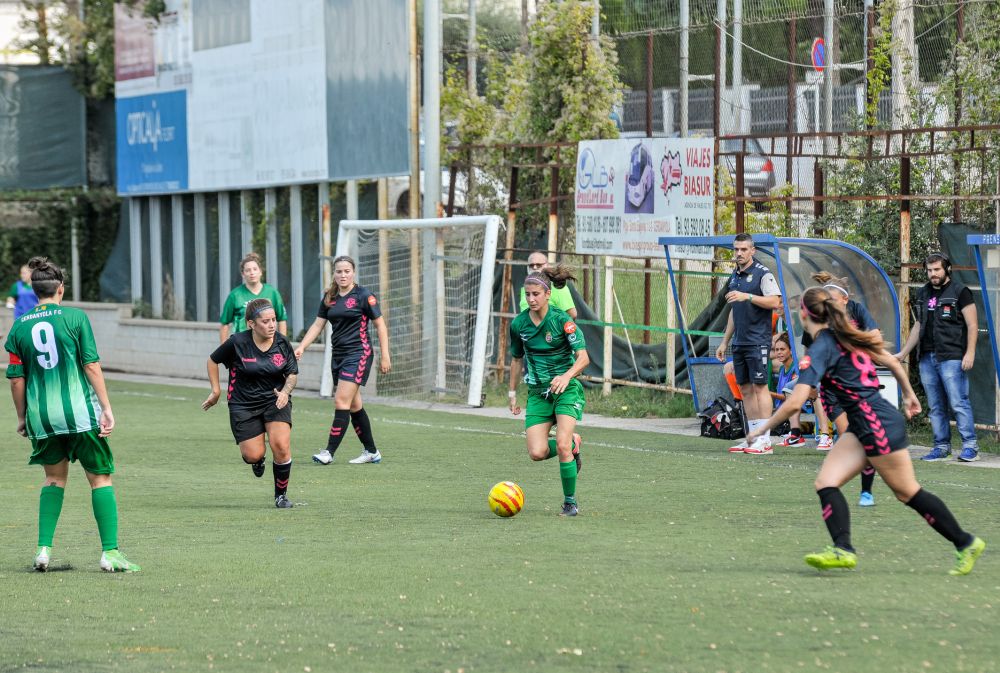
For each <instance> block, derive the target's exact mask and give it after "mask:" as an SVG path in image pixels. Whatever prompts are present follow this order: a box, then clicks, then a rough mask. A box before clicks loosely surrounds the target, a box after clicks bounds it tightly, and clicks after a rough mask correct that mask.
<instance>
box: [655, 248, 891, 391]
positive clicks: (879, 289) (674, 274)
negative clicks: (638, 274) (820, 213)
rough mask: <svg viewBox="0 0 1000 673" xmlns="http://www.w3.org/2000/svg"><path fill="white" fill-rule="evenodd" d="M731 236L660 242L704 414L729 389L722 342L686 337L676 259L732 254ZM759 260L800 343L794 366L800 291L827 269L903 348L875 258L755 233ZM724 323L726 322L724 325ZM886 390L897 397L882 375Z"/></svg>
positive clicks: (887, 284)
mask: <svg viewBox="0 0 1000 673" xmlns="http://www.w3.org/2000/svg"><path fill="white" fill-rule="evenodd" d="M733 238H734V237H733V236H664V237H661V238H660V239H659V243H660V245H662V246H663V250H664V254H665V255H666V258H667V283H668V290H669V292H670V295H671V296H670V298H671V299H672V300H673V302H674V307H675V309H676V314H677V317H678V328H679V330H680V337H681V344H682V348H683V352H684V360H685V362H686V364H687V375H688V381H689V383H690V385H691V393H692V396H693V397H694V406H695V409H696V410H701V409H703V408H704V407H705V406H707V405H708V404H710V403H711V402H712V400H714V399H715V398H716V397H718V396H720V395H726V394H727V393H726V391H727V390H728V388H727V386H726V384H725V381H724V378H723V374H722V363H721V362H719V360H718V359H716V357H715V349H716V347H717V344H718V341H717V340H715V339H704V338H702V339H692V338H691V335H690V334H689V333H688V331H689V327H688V320H687V319H686V317H685V315H684V310H683V307H682V302H681V297H680V293H679V292H678V282H677V281H678V276H679V275H680V274H682V273H684V272H683V271H679V270H677V269H675V268H674V267H675V264H674V261H675V258H676V257H677V256H678V254H683V253H682V252H681V251H682V250H685V249H687V250H690V249H692V248H694V249H696V248H705V247H712V248H723V249H729V250H731V249H732V247H733ZM753 238H754V245H755V246H756V249H757V252H756V255H755V257H756V259H757V261H758V262H760V263H761V264H763V265H764V266H766V267H768V268H769V269H770V270H771V273H773V274H774V277H775V279H776V280H777V281H778V286H779V287H780V288H781V296H782V297H783V298H784V303H783V318H784V324H785V325H787V326H788V331H789V333H790V335H791V336H792V337H793V339H792V342H793V343H794V344H795V345H796V348H795V349H793V356H794V357H795V360H796V362H798V358H799V357H801V356H802V345H801V338H802V325H801V323H800V321H799V315H798V313H799V312H798V306H799V300H800V297H801V296H802V292H803V291H804V290H805V289H806V288H809V287H811V286H813V285H815V284H816V282H815V281H814V280H813V279H812V274H814V273H816V272H817V271H829V272H830V273H832V274H833V275H834V276H836V277H846V278H847V279H848V280H849V282H850V287H849V291H850V296H851V298H852V299H854V300H855V301H858V302H860V303H862V304H864V305H865V307H866V308H867V309H868V310H869V311H870V312H871V314H872V317H873V318H875V320H876V321H877V322H878V325H879V328H880V329H881V330H882V335H883V338H884V339H885V340H886V341H888V342H890V343H891V344H892V346H891V347H892V348H896V349H898V347H899V344H900V320H899V298H898V296H897V295H896V289H895V287H894V286H893V284H892V281H891V280H890V279H889V276H888V275H887V274H886V272H885V271H884V270H883V269H882V267H881V266H879V264H878V262H876V261H875V260H874V259H873V258H872V257H871V255H869V254H868V253H866V252H865V251H863V250H861V249H860V248H857V247H855V246H853V245H851V244H849V243H844V242H843V241H836V240H831V239H823V238H785V237H778V236H774V235H771V234H755V235H754V237H753ZM725 292H726V290H725V284H724V282H723V283H722V284H720V288H719V294H721V295H725ZM713 307H714V310H716V311H718V312H720V316H719V317H722V316H728V311H729V307H728V306H727V305H726V304H725V302H724V301H718V298H716V301H714V302H712V303H711V305H710V308H713ZM723 324H724V323H723ZM879 378H880V380H881V381H882V382H883V384H884V386H885V390H884V391H883V394H885V395H886V396H887V397H890V398H894V397H896V395H897V393H896V392H895V385H894V384H895V381H894V380H892V381H890V380H889V379H891V378H892V377H891V375H889V376H888V377H886V376H883V375H882V374H881V373H880V377H879Z"/></svg>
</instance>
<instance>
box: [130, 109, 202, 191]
mask: <svg viewBox="0 0 1000 673" xmlns="http://www.w3.org/2000/svg"><path fill="white" fill-rule="evenodd" d="M115 145H116V155H117V161H118V193H119V194H129V195H135V194H158V193H164V192H176V191H183V190H186V189H187V188H188V147H187V92H186V91H171V92H168V93H158V94H150V95H146V96H135V97H132V98H119V99H117V100H116V101H115Z"/></svg>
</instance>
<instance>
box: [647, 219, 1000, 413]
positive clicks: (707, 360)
mask: <svg viewBox="0 0 1000 673" xmlns="http://www.w3.org/2000/svg"><path fill="white" fill-rule="evenodd" d="M969 238H970V239H971V238H974V237H971V236H970V237H969ZM983 238H995V239H996V242H995V244H996V245H1000V236H995V237H983ZM733 239H734V237H733V236H662V237H660V239H659V240H658V243H659V244H660V245H662V246H663V252H664V254H665V255H666V259H667V277H668V281H667V282H668V283H669V284H670V291H671V294H672V295H673V298H674V307H675V309H676V311H677V316H678V318H677V319H678V323H679V324H678V327H679V329H680V334H681V345H682V346H683V349H684V359H685V361H686V362H687V364H688V368H687V370H688V381H689V383H690V384H691V394H692V397H693V398H694V406H695V409H696V410H698V409H701V408H702V406H701V403H700V400H699V399H698V390H697V386H696V385H695V381H694V374H693V372H692V368H691V365H697V364H713V363H714V364H718V365H720V366H721V364H722V363H720V362H719V361H718V360H717V359H716V358H714V357H695V356H694V355H693V354H692V353H691V352H690V349H689V348H688V338H687V324H686V322H685V320H684V313H683V312H682V311H681V301H680V295H679V294H678V292H677V281H676V279H675V278H674V270H673V264H672V259H671V256H670V246H673V245H686V246H700V247H704V246H712V247H717V248H727V249H730V250H731V249H732V247H733ZM753 240H754V246H755V247H756V248H757V249H758V250H759V249H764V250H766V251H767V252H768V253H770V254H771V255H772V256H773V257H774V259H775V264H774V267H775V268H774V269H772V271H773V272H774V273H775V278H776V280H777V281H778V287H779V288H780V289H781V296H782V297H787V296H788V292H787V291H786V289H785V272H784V270H783V268H782V263H781V249H782V247H789V246H796V245H799V246H806V245H808V246H818V247H823V246H832V247H837V248H841V249H843V250H847V251H849V252H850V253H852V254H853V255H855V256H857V257H858V258H860V259H861V260H863V261H864V262H866V263H868V264H869V265H871V267H873V268H874V269H875V270H876V271H877V272H878V274H879V276H880V277H881V278H882V280H883V282H884V283H885V288H886V290H887V292H888V294H889V297H890V298H891V299H892V308H893V311H894V312H895V318H896V322H895V330H894V333H893V334H892V335H891V336H892V337H893V338H894V339H895V343H896V345H897V347H898V346H901V345H902V344H901V343H900V327H899V323H900V320H899V296H898V295H897V294H896V288H895V286H893V284H892V280H891V279H890V278H889V275H888V274H886V272H885V270H884V269H883V268H882V267H881V266H879V264H878V262H876V261H875V260H874V259H873V258H872V256H871V255H869V254H868V253H866V252H865V251H864V250H861V249H860V248H858V247H856V246H853V245H851V244H850V243H844V242H843V241H836V240H832V239H826V238H788V237H781V236H774V235H773V234H754V238H753ZM976 255H977V263H979V262H978V260H979V253H978V249H977V251H976ZM980 278H982V265H981V263H980ZM783 306H784V315H785V324H786V325H787V326H788V330H789V331H790V332H791V333H792V336H793V337H795V338H796V339H795V340H796V341H797V340H799V339H801V336H802V335H801V334H796V333H795V331H794V325H795V323H794V322H793V321H792V313H791V308H790V307H789V306H788V302H787V301H785V302H783ZM986 310H987V314H988V315H990V314H989V311H990V308H989V305H988V304H987V308H986ZM991 320H992V318H991ZM991 324H992V322H991ZM990 338H991V340H992V341H993V356H994V358H995V359H996V360H997V362H998V363H1000V356H998V354H997V353H998V351H997V345H996V339H995V335H994V334H993V333H992V331H991V333H990ZM792 357H793V358H795V359H796V365H798V355H797V352H796V349H795V348H793V349H792ZM998 372H1000V365H998ZM998 376H1000V374H998Z"/></svg>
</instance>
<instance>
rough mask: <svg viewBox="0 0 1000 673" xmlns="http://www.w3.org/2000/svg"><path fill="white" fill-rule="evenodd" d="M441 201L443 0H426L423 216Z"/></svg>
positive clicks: (435, 210)
mask: <svg viewBox="0 0 1000 673" xmlns="http://www.w3.org/2000/svg"><path fill="white" fill-rule="evenodd" d="M440 203H441V0H424V217H437V216H438V207H439V206H440Z"/></svg>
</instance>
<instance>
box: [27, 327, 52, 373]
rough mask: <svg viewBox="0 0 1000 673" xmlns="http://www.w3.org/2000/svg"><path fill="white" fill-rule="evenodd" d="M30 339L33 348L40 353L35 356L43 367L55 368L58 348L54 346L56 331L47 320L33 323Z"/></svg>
mask: <svg viewBox="0 0 1000 673" xmlns="http://www.w3.org/2000/svg"><path fill="white" fill-rule="evenodd" d="M31 340H32V341H33V342H34V343H35V350H36V351H38V352H39V353H40V355H39V356H38V357H37V358H36V359H37V360H38V364H40V365H41V366H42V368H43V369H55V367H56V365H58V364H59V350H58V349H57V348H56V331H55V330H54V329H52V325H50V324H49V323H47V322H39V323H35V325H34V327H32V328H31Z"/></svg>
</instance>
